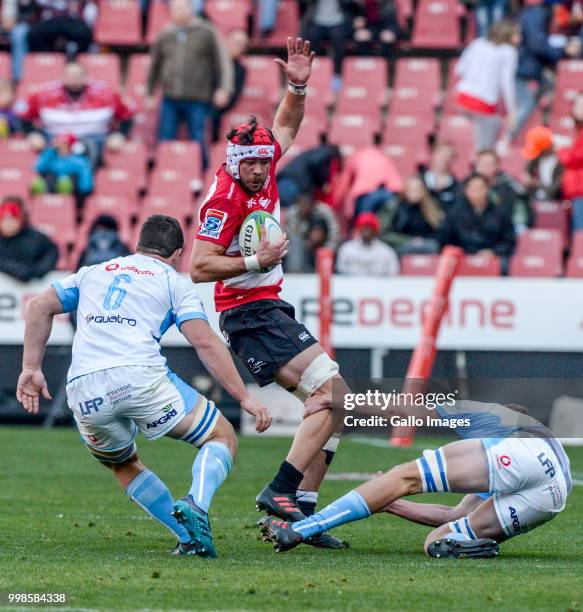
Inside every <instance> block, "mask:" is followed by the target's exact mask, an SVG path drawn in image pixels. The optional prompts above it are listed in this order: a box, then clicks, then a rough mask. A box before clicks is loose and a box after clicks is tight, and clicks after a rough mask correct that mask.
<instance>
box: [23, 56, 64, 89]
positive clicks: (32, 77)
mask: <svg viewBox="0 0 583 612" xmlns="http://www.w3.org/2000/svg"><path fill="white" fill-rule="evenodd" d="M64 68H65V56H64V55H63V54H62V53H27V54H26V56H25V57H24V66H23V72H22V81H21V82H20V85H19V86H18V93H19V95H20V96H24V97H26V96H28V95H30V94H31V93H34V92H35V91H38V90H39V89H40V88H41V87H42V86H43V85H44V84H45V83H47V82H49V81H56V80H58V79H60V78H62V76H63V69H64Z"/></svg>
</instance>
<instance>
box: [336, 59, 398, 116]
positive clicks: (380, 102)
mask: <svg viewBox="0 0 583 612" xmlns="http://www.w3.org/2000/svg"><path fill="white" fill-rule="evenodd" d="M388 75H389V66H388V62H387V60H386V59H384V58H381V57H347V58H345V60H344V62H343V64H342V77H343V82H342V90H341V91H340V99H339V104H340V103H341V100H342V99H343V98H346V99H348V100H350V99H355V100H359V101H360V100H366V98H368V104H369V105H374V106H384V105H385V104H386V102H387V88H388ZM351 112H352V111H351Z"/></svg>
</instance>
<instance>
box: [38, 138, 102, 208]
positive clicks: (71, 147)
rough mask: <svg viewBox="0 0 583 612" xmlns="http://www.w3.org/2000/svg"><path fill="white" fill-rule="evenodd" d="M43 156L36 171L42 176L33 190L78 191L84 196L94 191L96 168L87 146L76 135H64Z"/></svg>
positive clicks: (42, 191)
mask: <svg viewBox="0 0 583 612" xmlns="http://www.w3.org/2000/svg"><path fill="white" fill-rule="evenodd" d="M53 144H54V146H52V147H47V148H46V149H45V150H44V151H43V152H42V153H41V154H40V156H39V158H38V160H37V162H36V166H35V170H36V171H37V172H38V173H39V174H40V177H38V179H37V180H36V181H35V183H34V186H33V190H32V191H33V193H36V194H39V193H61V194H75V195H76V196H77V197H78V198H81V199H82V198H84V197H85V196H87V195H89V194H90V193H91V192H92V191H93V169H92V167H91V162H90V161H89V158H88V157H87V156H86V155H83V154H82V152H83V151H84V148H83V146H82V145H81V147H80V149H79V143H77V138H76V137H75V136H74V135H73V134H60V135H59V136H56V137H55V138H54V139H53Z"/></svg>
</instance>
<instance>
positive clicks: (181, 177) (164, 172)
mask: <svg viewBox="0 0 583 612" xmlns="http://www.w3.org/2000/svg"><path fill="white" fill-rule="evenodd" d="M191 182H192V176H191V175H190V174H188V173H185V172H179V171H178V170H173V169H169V168H162V169H156V170H155V171H154V172H153V173H152V176H151V180H150V188H149V190H148V195H149V196H150V197H153V196H162V197H165V198H170V199H172V201H173V202H174V208H175V210H177V211H186V212H185V214H186V215H192V214H193V212H194V207H193V204H192V189H191Z"/></svg>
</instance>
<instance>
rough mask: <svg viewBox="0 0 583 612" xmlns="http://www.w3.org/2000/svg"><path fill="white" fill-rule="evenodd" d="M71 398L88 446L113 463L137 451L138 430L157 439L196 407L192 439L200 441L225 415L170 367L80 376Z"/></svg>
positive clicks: (130, 368)
mask: <svg viewBox="0 0 583 612" xmlns="http://www.w3.org/2000/svg"><path fill="white" fill-rule="evenodd" d="M67 399H68V402H69V407H70V408H71V410H72V411H73V413H74V416H75V421H76V422H77V427H78V429H79V432H80V433H81V437H82V438H83V441H84V442H85V444H86V445H87V446H88V447H89V450H90V451H91V452H92V453H93V454H94V455H95V456H96V457H97V458H98V459H102V460H112V457H113V462H120V461H123V460H125V459H127V458H128V457H130V456H131V455H132V454H133V452H135V446H134V439H135V437H136V435H137V433H138V430H139V431H141V432H142V433H143V434H144V436H146V438H148V439H149V440H155V439H157V438H160V437H161V436H163V435H165V434H167V433H168V432H169V431H170V430H172V429H174V427H176V425H177V424H178V423H180V421H181V420H182V419H183V418H184V417H185V416H186V415H187V414H190V413H191V412H194V422H193V424H192V427H191V428H190V431H192V432H194V435H191V436H189V440H188V441H189V442H191V443H192V444H195V445H196V446H200V445H202V444H203V443H204V442H205V440H206V439H207V438H208V437H209V436H210V434H211V433H212V431H213V430H214V428H215V426H216V424H217V421H218V419H219V416H220V412H219V411H218V409H217V408H216V407H215V406H214V404H213V402H210V401H208V400H207V399H206V398H205V397H204V396H203V395H201V394H200V393H198V391H196V390H195V389H193V388H192V387H191V386H190V385H187V384H186V383H185V382H184V381H183V380H181V379H180V378H179V377H178V376H176V374H174V372H171V371H170V370H169V369H168V368H167V367H165V366H152V367H150V366H122V367H117V368H110V369H107V370H99V371H98V372H93V373H92V374H87V375H85V376H80V377H79V378H76V379H74V380H72V381H71V382H70V383H69V384H68V385H67ZM100 451H101V452H103V453H106V455H101V456H100ZM116 453H118V454H116ZM119 453H121V454H119Z"/></svg>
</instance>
